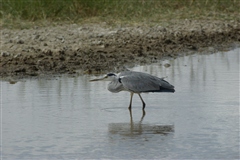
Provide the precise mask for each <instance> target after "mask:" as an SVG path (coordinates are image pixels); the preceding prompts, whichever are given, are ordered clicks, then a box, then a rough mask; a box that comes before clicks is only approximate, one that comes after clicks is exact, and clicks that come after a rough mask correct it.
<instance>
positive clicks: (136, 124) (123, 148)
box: [1, 48, 240, 159]
mask: <svg viewBox="0 0 240 160" xmlns="http://www.w3.org/2000/svg"><path fill="white" fill-rule="evenodd" d="M239 55H240V49H239V48H238V49H234V50H232V51H229V52H221V53H216V54H209V55H199V54H196V55H191V56H185V57H180V58H178V59H175V60H166V61H164V62H161V64H165V63H169V64H171V66H170V67H168V68H165V67H164V66H163V65H161V64H160V63H155V64H152V65H148V66H138V67H135V68H133V70H135V71H142V72H148V73H151V74H153V75H156V76H159V77H165V76H167V78H166V80H167V81H169V82H170V83H172V84H173V85H174V86H175V88H176V92H175V93H174V94H172V93H149V94H142V97H143V99H144V100H145V102H146V115H145V117H142V110H141V107H142V104H141V101H140V99H139V97H138V96H137V95H135V96H134V97H133V110H132V119H131V117H130V113H129V111H128V109H127V107H128V105H129V98H130V94H129V93H127V92H121V93H118V94H113V93H110V92H108V91H107V89H106V87H107V83H108V82H91V83H90V82H89V79H91V78H94V77H92V76H78V77H67V76H63V77H60V78H55V79H50V80H46V79H39V80H25V81H21V82H17V83H16V84H9V83H8V82H1V93H2V94H1V97H2V100H1V109H2V115H1V116H2V119H1V121H2V123H1V124H2V143H1V154H2V159H86V158H91V159H99V158H101V159H103V158H108V159H114V158H117V159H133V158H138V159H140V158H144V159H153V158H155V159H160V158H167V159H174V158H178V159H188V158H189V159H194V158H197V159H200V158H202V159H203V158H204V159H210V158H211V159H213V158H216V159H239V158H240V157H239ZM141 118H142V119H141Z"/></svg>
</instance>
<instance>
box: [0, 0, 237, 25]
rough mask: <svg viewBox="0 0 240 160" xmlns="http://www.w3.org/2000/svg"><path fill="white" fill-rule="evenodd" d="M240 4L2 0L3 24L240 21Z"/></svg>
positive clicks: (216, 0) (223, 0)
mask: <svg viewBox="0 0 240 160" xmlns="http://www.w3.org/2000/svg"><path fill="white" fill-rule="evenodd" d="M239 8H240V1H239V0H1V6H0V19H1V24H2V25H4V26H8V25H14V24H15V25H17V26H18V25H19V24H21V23H22V22H29V23H36V22H38V23H41V22H53V23H56V22H64V23H65V22H66V23H79V22H86V21H88V22H91V21H93V22H98V21H105V22H107V23H109V24H115V23H146V22H149V23H155V22H157V23H158V22H161V21H165V20H170V19H215V20H234V19H239V17H240V14H239V12H240V11H239V10H240V9H239Z"/></svg>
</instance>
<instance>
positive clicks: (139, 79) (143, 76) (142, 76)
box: [90, 71, 175, 110]
mask: <svg viewBox="0 0 240 160" xmlns="http://www.w3.org/2000/svg"><path fill="white" fill-rule="evenodd" d="M100 80H102V81H110V83H109V84H108V90H109V91H110V92H113V93H117V92H120V91H128V92H130V104H129V107H128V109H129V110H131V108H132V98H133V94H134V93H135V94H138V96H139V97H140V99H141V101H142V105H143V108H142V109H143V110H144V109H145V106H146V104H145V102H144V100H143V98H142V96H141V95H140V94H141V93H148V92H172V93H173V92H175V89H174V86H173V85H171V84H170V83H168V82H167V81H165V80H164V78H159V77H156V76H153V75H150V74H148V73H143V72H135V71H123V72H121V73H119V74H114V73H108V74H106V75H105V76H104V77H102V78H98V79H92V80H90V81H100Z"/></svg>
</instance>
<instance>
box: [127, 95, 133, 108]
mask: <svg viewBox="0 0 240 160" xmlns="http://www.w3.org/2000/svg"><path fill="white" fill-rule="evenodd" d="M130 96H131V97H130V104H129V107H128V109H129V110H131V109H132V97H133V92H131V93H130Z"/></svg>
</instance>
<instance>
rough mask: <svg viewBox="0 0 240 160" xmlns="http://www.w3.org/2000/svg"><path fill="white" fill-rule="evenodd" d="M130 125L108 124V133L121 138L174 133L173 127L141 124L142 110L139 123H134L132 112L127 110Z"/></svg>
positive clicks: (143, 112)
mask: <svg viewBox="0 0 240 160" xmlns="http://www.w3.org/2000/svg"><path fill="white" fill-rule="evenodd" d="M129 113H130V123H110V124H109V125H108V130H109V133H111V134H119V135H122V136H137V135H142V134H160V135H168V134H169V133H173V132H174V125H158V124H143V123H142V122H143V119H144V117H145V116H146V112H145V111H144V110H142V117H141V119H140V121H139V122H137V123H134V122H133V117H132V111H131V109H129Z"/></svg>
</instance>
